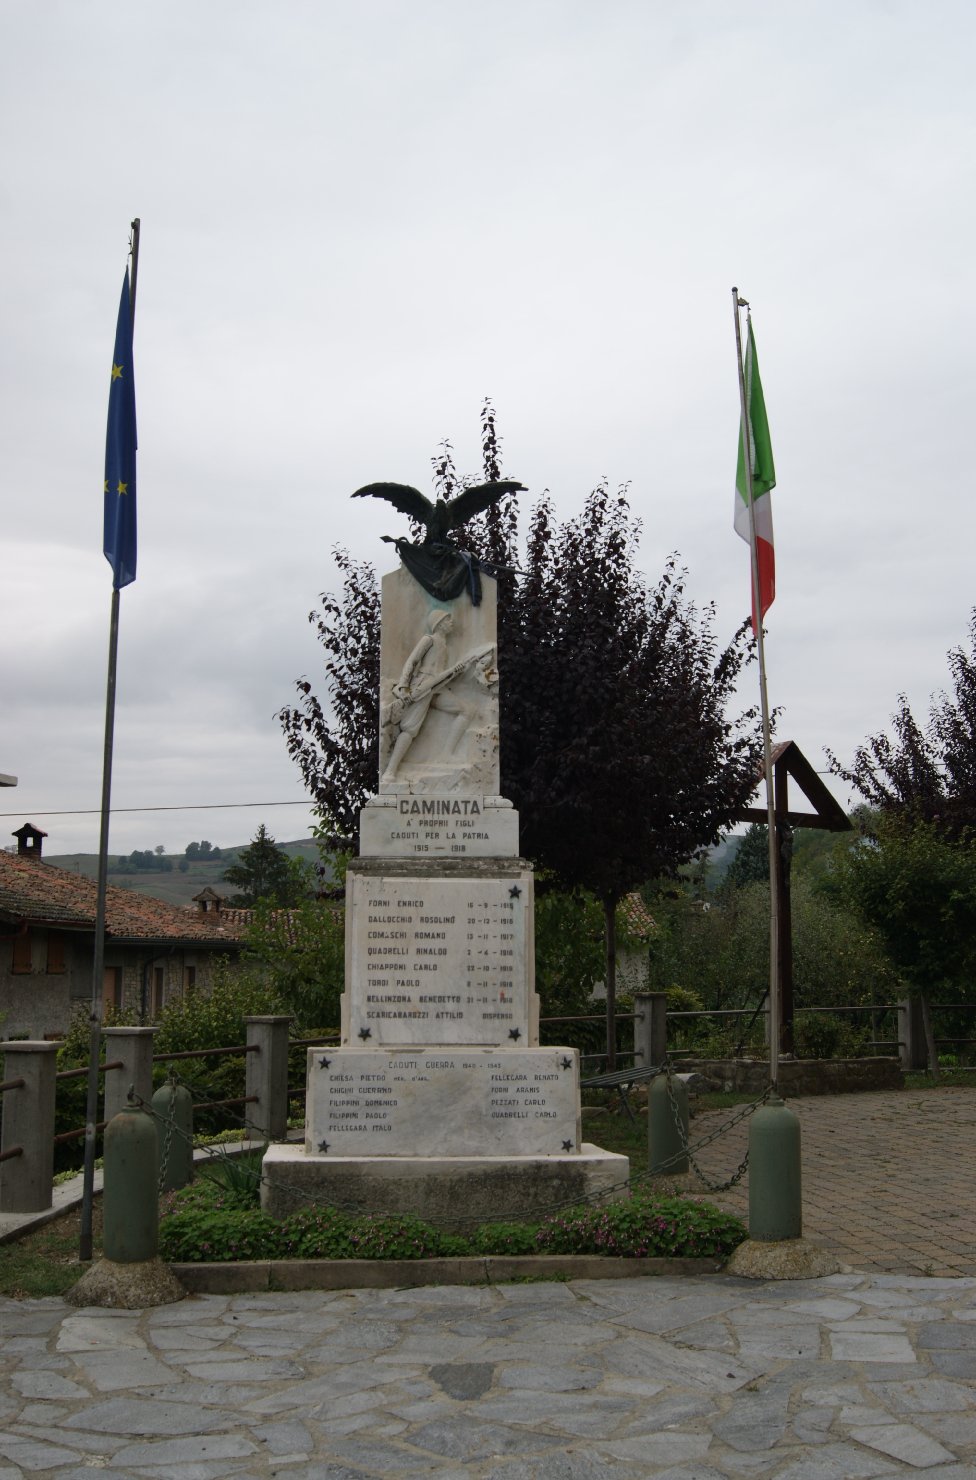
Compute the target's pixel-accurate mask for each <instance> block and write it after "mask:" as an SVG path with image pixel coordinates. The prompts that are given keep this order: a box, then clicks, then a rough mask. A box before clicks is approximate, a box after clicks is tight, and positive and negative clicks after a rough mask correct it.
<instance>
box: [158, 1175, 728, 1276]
mask: <svg viewBox="0 0 976 1480" xmlns="http://www.w3.org/2000/svg"><path fill="white" fill-rule="evenodd" d="M237 1195H238V1194H237V1193H236V1192H235V1191H234V1190H233V1189H232V1190H230V1191H228V1189H227V1188H226V1187H221V1186H219V1185H218V1184H217V1183H216V1182H215V1181H214V1179H213V1178H201V1179H200V1180H199V1181H198V1182H197V1183H196V1184H194V1185H193V1186H192V1187H189V1188H186V1189H185V1190H184V1191H182V1192H179V1193H175V1194H171V1195H170V1196H169V1197H168V1198H167V1199H165V1200H164V1210H163V1212H164V1215H163V1217H162V1219H161V1221H160V1227H159V1239H160V1253H161V1254H162V1257H163V1258H164V1259H170V1260H174V1261H177V1262H183V1263H197V1262H203V1263H207V1262H213V1261H218V1260H229V1261H234V1260H238V1259H429V1258H434V1257H437V1256H441V1257H444V1256H448V1255H452V1256H457V1255H467V1254H473V1255H493V1254H494V1255H506V1254H508V1255H512V1254H514V1255H523V1254H540V1253H541V1254H606V1255H623V1256H625V1257H628V1258H636V1259H646V1258H659V1257H663V1256H685V1257H692V1258H694V1257H702V1258H705V1257H720V1256H723V1255H726V1254H729V1253H731V1251H732V1250H733V1249H734V1248H735V1247H736V1245H737V1244H739V1243H741V1242H742V1240H743V1239H744V1238H745V1236H746V1231H745V1229H744V1227H743V1226H742V1224H741V1223H740V1222H739V1220H738V1219H737V1218H733V1217H731V1216H730V1215H728V1214H726V1213H721V1212H719V1211H718V1210H717V1209H716V1208H713V1207H711V1206H710V1204H708V1203H702V1202H697V1201H691V1200H688V1199H682V1198H661V1197H656V1196H653V1195H651V1194H649V1193H646V1192H643V1191H637V1192H635V1193H634V1194H633V1196H632V1197H630V1198H628V1199H626V1200H625V1201H622V1202H618V1203H610V1204H608V1205H604V1206H600V1207H596V1206H592V1207H591V1206H582V1207H577V1208H572V1209H570V1210H568V1211H567V1212H562V1213H558V1214H555V1215H553V1216H551V1217H549V1218H546V1219H545V1220H544V1221H542V1222H541V1223H529V1224H520V1223H501V1222H499V1223H486V1224H483V1225H481V1226H480V1227H478V1228H475V1229H473V1230H472V1231H471V1233H469V1234H459V1233H443V1232H441V1231H440V1230H439V1229H436V1228H433V1227H432V1226H431V1225H430V1224H429V1223H425V1222H424V1221H423V1220H422V1219H420V1218H415V1217H411V1216H409V1215H405V1214H395V1215H389V1216H378V1215H377V1216H357V1215H354V1214H350V1213H344V1212H341V1211H339V1210H338V1209H337V1208H329V1207H320V1206H312V1207H307V1208H302V1209H300V1210H299V1211H298V1212H295V1213H292V1214H290V1215H289V1216H288V1217H286V1218H282V1219H280V1220H277V1219H273V1218H270V1217H268V1216H267V1215H266V1214H264V1213H262V1212H261V1211H260V1210H259V1209H258V1208H256V1207H254V1206H251V1207H242V1206H240V1205H239V1204H238V1203H236V1201H235V1200H236V1198H237ZM255 1195H256V1194H255V1193H253V1192H252V1193H251V1194H250V1196H251V1198H252V1201H253V1198H254V1196H255Z"/></svg>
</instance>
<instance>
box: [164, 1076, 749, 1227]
mask: <svg viewBox="0 0 976 1480" xmlns="http://www.w3.org/2000/svg"><path fill="white" fill-rule="evenodd" d="M665 1072H666V1073H669V1072H670V1065H666V1066H665ZM172 1078H173V1079H174V1080H175V1081H176V1082H179V1078H178V1076H177V1075H176V1073H175V1071H172ZM769 1093H770V1091H769V1089H768V1088H767V1089H766V1090H765V1091H764V1092H763V1094H762V1095H760V1096H759V1098H758V1099H757V1100H755V1101H753V1102H751V1103H750V1104H748V1105H745V1106H743V1108H742V1109H741V1110H740V1111H738V1112H737V1113H736V1114H735V1115H733V1116H732V1117H731V1118H730V1119H729V1120H727V1121H725V1122H723V1124H722V1125H720V1126H717V1127H716V1128H715V1130H713V1131H711V1132H710V1133H709V1134H708V1135H707V1136H703V1137H702V1139H701V1140H700V1141H697V1142H695V1144H694V1147H690V1146H687V1144H686V1145H685V1147H683V1149H682V1150H681V1151H680V1152H676V1153H675V1155H674V1156H673V1157H671V1158H669V1160H670V1161H678V1160H680V1159H681V1157H682V1156H684V1155H685V1154H686V1152H687V1154H688V1156H689V1160H691V1161H692V1165H693V1166H694V1167H695V1170H696V1172H697V1173H698V1175H699V1176H700V1177H701V1178H702V1180H703V1181H705V1182H706V1183H707V1178H706V1176H705V1174H703V1173H702V1172H701V1170H700V1169H699V1167H698V1166H697V1163H695V1162H694V1160H693V1157H692V1152H693V1151H700V1150H701V1149H702V1148H703V1147H704V1146H708V1145H710V1143H711V1142H712V1141H716V1140H718V1139H719V1138H720V1137H721V1136H723V1135H724V1134H725V1133H726V1131H728V1130H730V1129H731V1128H732V1126H734V1125H737V1124H738V1122H739V1121H740V1120H743V1119H745V1117H746V1116H748V1115H751V1114H752V1113H753V1112H754V1111H755V1110H756V1109H758V1107H759V1106H760V1105H761V1104H763V1103H764V1102H765V1100H766V1099H767V1098H768V1096H769ZM669 1094H670V1095H671V1098H672V1103H674V1101H673V1092H671V1090H670V1084H669ZM139 1103H140V1104H141V1105H142V1108H143V1109H144V1110H148V1111H149V1113H150V1114H151V1115H153V1116H154V1117H155V1118H156V1119H162V1117H160V1116H159V1114H158V1112H157V1111H155V1110H153V1109H152V1107H151V1106H150V1105H148V1104H146V1102H145V1101H140V1102H139ZM675 1108H676V1106H675ZM235 1118H239V1119H240V1120H241V1124H242V1125H244V1126H246V1121H245V1120H244V1119H243V1117H235ZM165 1123H166V1124H167V1125H168V1126H170V1125H171V1126H172V1130H173V1132H174V1133H175V1134H177V1135H181V1136H182V1137H183V1138H184V1140H186V1141H187V1142H188V1143H189V1144H190V1145H191V1146H193V1145H194V1142H193V1138H192V1137H191V1136H187V1134H186V1132H185V1131H182V1130H180V1129H179V1127H177V1126H176V1125H175V1123H174V1122H172V1121H167V1122H165ZM682 1136H683V1128H682ZM195 1149H197V1150H200V1151H203V1152H205V1153H206V1155H207V1157H208V1158H209V1159H210V1160H211V1161H225V1162H228V1163H231V1162H232V1158H231V1157H230V1156H229V1154H228V1153H227V1152H226V1151H225V1150H224V1149H223V1148H222V1147H218V1146H196V1147H195ZM235 1165H236V1167H237V1170H238V1172H241V1171H243V1172H244V1173H245V1175H247V1176H250V1177H252V1178H253V1180H254V1183H255V1186H256V1187H261V1186H271V1185H272V1184H271V1183H270V1182H269V1181H268V1179H267V1178H266V1177H265V1176H264V1174H263V1172H262V1171H252V1170H251V1169H249V1168H241V1167H240V1166H239V1164H235ZM663 1165H664V1166H667V1165H668V1162H664V1163H663ZM747 1165H748V1155H747V1156H746V1159H745V1161H744V1162H743V1164H742V1165H741V1166H740V1168H739V1169H738V1171H737V1172H736V1173H735V1175H734V1176H733V1178H732V1179H731V1180H730V1181H729V1182H727V1183H725V1184H722V1185H720V1186H713V1187H712V1188H711V1190H712V1191H716V1192H718V1191H724V1190H725V1189H726V1188H728V1187H732V1186H734V1185H735V1183H736V1182H737V1181H738V1180H739V1179H740V1178H741V1177H742V1175H743V1173H744V1172H745V1169H746V1166H747ZM654 1175H655V1176H657V1175H659V1173H657V1172H656V1173H655V1174H654ZM651 1180H652V1177H651V1174H650V1173H649V1172H638V1173H635V1174H634V1175H632V1176H630V1177H628V1178H627V1179H626V1181H623V1182H619V1183H617V1184H616V1185H615V1186H614V1187H613V1188H610V1189H600V1190H598V1191H596V1192H593V1193H590V1194H589V1195H588V1196H584V1197H578V1196H577V1197H573V1198H562V1199H559V1200H555V1201H553V1202H551V1203H546V1204H544V1205H542V1206H541V1207H539V1208H537V1209H536V1214H535V1216H536V1217H544V1216H549V1215H553V1214H556V1213H559V1212H561V1211H563V1210H565V1209H567V1208H578V1207H582V1206H585V1205H587V1204H590V1203H592V1204H597V1205H598V1204H600V1203H602V1202H605V1201H607V1200H608V1198H609V1197H610V1196H612V1195H618V1194H619V1193H620V1192H622V1191H631V1190H634V1189H640V1188H642V1187H643V1186H644V1185H645V1184H646V1183H648V1182H650V1181H651ZM274 1186H275V1188H276V1190H278V1191H284V1192H288V1193H290V1194H291V1195H292V1196H293V1197H294V1198H295V1199H296V1201H299V1202H302V1203H304V1204H305V1205H306V1206H308V1207H313V1208H316V1207H329V1208H335V1209H337V1211H339V1212H343V1213H357V1212H361V1211H362V1209H361V1208H360V1207H359V1206H357V1204H355V1203H352V1202H339V1201H336V1199H335V1198H334V1197H331V1198H328V1199H325V1198H320V1197H316V1196H315V1195H314V1194H313V1193H310V1192H309V1191H308V1189H307V1188H306V1187H300V1186H298V1185H296V1184H294V1183H290V1182H281V1181H279V1180H278V1179H276V1180H275V1183H274ZM452 1217H453V1221H454V1222H455V1223H460V1224H464V1223H467V1224H472V1225H474V1226H475V1227H477V1226H478V1225H481V1224H488V1223H508V1222H511V1221H512V1219H511V1215H510V1214H498V1215H495V1216H492V1215H491V1214H489V1215H488V1216H484V1215H482V1214H465V1213H455V1214H453V1215H452Z"/></svg>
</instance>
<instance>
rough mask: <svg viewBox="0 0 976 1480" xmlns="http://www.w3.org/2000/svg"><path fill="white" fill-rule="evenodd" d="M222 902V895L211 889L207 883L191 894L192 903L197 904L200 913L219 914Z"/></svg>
mask: <svg viewBox="0 0 976 1480" xmlns="http://www.w3.org/2000/svg"><path fill="white" fill-rule="evenodd" d="M223 902H224V896H223V895H222V894H218V893H217V892H216V891H215V890H214V889H211V887H210V885H209V884H208V885H207V886H206V887H205V888H204V889H201V890H200V893H199V894H194V896H193V903H194V904H195V905H197V906H198V908H199V910H200V913H201V914H202V915H219V914H220V907H221V905H222V904H223Z"/></svg>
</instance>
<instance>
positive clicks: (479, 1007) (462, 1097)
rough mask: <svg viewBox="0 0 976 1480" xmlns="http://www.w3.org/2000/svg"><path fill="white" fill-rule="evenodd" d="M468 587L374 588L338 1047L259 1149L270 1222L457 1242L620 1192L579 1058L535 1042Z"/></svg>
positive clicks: (509, 825) (488, 680)
mask: <svg viewBox="0 0 976 1480" xmlns="http://www.w3.org/2000/svg"><path fill="white" fill-rule="evenodd" d="M481 587H482V600H481V602H480V604H478V605H475V604H474V603H473V602H472V600H471V599H470V597H469V595H468V594H467V593H466V592H464V593H462V594H461V595H460V596H457V597H456V598H454V599H453V600H451V601H442V600H439V599H437V597H435V596H433V595H431V594H430V593H429V592H428V590H427V589H425V587H424V586H423V585H421V584H420V581H419V580H418V579H415V577H414V576H413V575H411V574H410V573H409V572H408V571H407V570H406V569H402V568H401V569H400V570H398V571H395V572H393V573H392V574H390V575H387V576H386V577H384V580H383V587H382V600H383V606H382V612H383V616H382V621H383V630H382V637H381V657H380V670H381V671H380V752H379V776H380V780H379V787H378V791H377V794H376V796H374V797H373V798H371V800H370V801H369V802H368V803H367V805H366V806H365V807H364V808H363V811H362V813H361V818H360V857H359V858H358V859H355V860H354V861H353V862H352V863H351V865H350V867H349V871H348V875H347V885H346V990H345V994H344V996H343V1002H342V1023H341V1044H340V1047H339V1048H337V1049H326V1050H323V1049H312V1050H310V1051H309V1055H308V1091H307V1102H306V1135H305V1143H304V1146H297V1145H294V1144H292V1145H287V1146H285V1145H282V1146H277V1145H276V1146H272V1147H270V1148H269V1150H268V1152H267V1155H266V1157H265V1161H264V1172H265V1185H264V1186H263V1188H262V1202H263V1204H264V1206H265V1208H266V1209H267V1211H269V1212H271V1213H276V1214H281V1213H284V1212H285V1211H287V1210H289V1209H290V1208H292V1207H295V1206H299V1205H300V1204H301V1203H303V1202H304V1201H307V1199H308V1197H310V1196H313V1197H315V1198H316V1199H317V1200H318V1201H322V1202H330V1201H334V1202H335V1203H337V1204H338V1205H340V1206H343V1207H347V1208H348V1207H358V1208H361V1209H362V1210H363V1211H384V1212H395V1211H400V1212H408V1211H409V1212H414V1213H418V1214H420V1215H422V1216H427V1217H429V1218H431V1219H432V1220H434V1221H437V1222H439V1223H441V1224H444V1225H452V1224H457V1225H458V1226H461V1227H463V1226H467V1223H468V1222H469V1220H470V1219H472V1218H478V1217H489V1216H496V1217H497V1216H504V1217H508V1218H518V1217H520V1216H524V1217H526V1218H530V1217H533V1216H539V1215H540V1214H542V1213H543V1212H544V1211H545V1210H546V1209H547V1208H550V1207H552V1206H554V1205H556V1204H559V1203H565V1202H567V1201H571V1200H575V1199H579V1198H583V1197H586V1196H589V1195H592V1194H593V1193H596V1192H599V1193H604V1194H606V1195H607V1196H614V1195H620V1194H622V1192H623V1189H624V1187H625V1184H626V1182H627V1179H628V1175H629V1165H628V1161H627V1158H626V1157H622V1156H616V1155H612V1154H610V1153H607V1152H603V1151H600V1150H599V1149H598V1148H596V1147H592V1146H586V1145H584V1144H583V1143H582V1141H581V1136H580V1098H579V1057H578V1054H577V1051H576V1050H575V1049H572V1048H551V1047H544V1048H541V1047H539V1009H538V998H537V996H536V994H535V989H534V951H535V947H534V938H533V874H532V868H531V865H530V864H529V863H527V862H526V860H525V859H522V858H520V857H519V854H518V847H519V841H518V814H517V812H516V811H515V809H514V808H513V807H512V805H511V803H510V802H508V801H506V800H505V798H503V797H502V796H501V795H500V783H499V759H498V688H499V673H498V664H497V605H496V603H497V587H496V583H495V581H494V580H493V579H492V578H491V577H490V576H487V575H484V574H483V575H482V578H481Z"/></svg>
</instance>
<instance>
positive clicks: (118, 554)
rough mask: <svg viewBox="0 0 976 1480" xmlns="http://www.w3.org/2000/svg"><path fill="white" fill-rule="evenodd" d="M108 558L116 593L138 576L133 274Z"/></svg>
mask: <svg viewBox="0 0 976 1480" xmlns="http://www.w3.org/2000/svg"><path fill="white" fill-rule="evenodd" d="M102 548H103V549H104V551H105V559H106V560H107V561H108V563H109V565H110V566H111V567H112V578H113V579H112V585H113V587H114V589H115V590H116V591H118V590H120V589H121V588H122V587H123V586H128V585H129V583H130V581H134V580H135V578H136V386H135V380H134V378H133V374H132V305H131V301H130V298H129V273H128V269H127V270H126V274H125V278H124V280H123V282H122V301H121V302H120V303H119V321H118V324H117V325H116V329H115V353H114V354H113V355H112V380H111V383H110V385H109V392H108V431H107V433H106V436H105V533H104V539H103V543H102Z"/></svg>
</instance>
